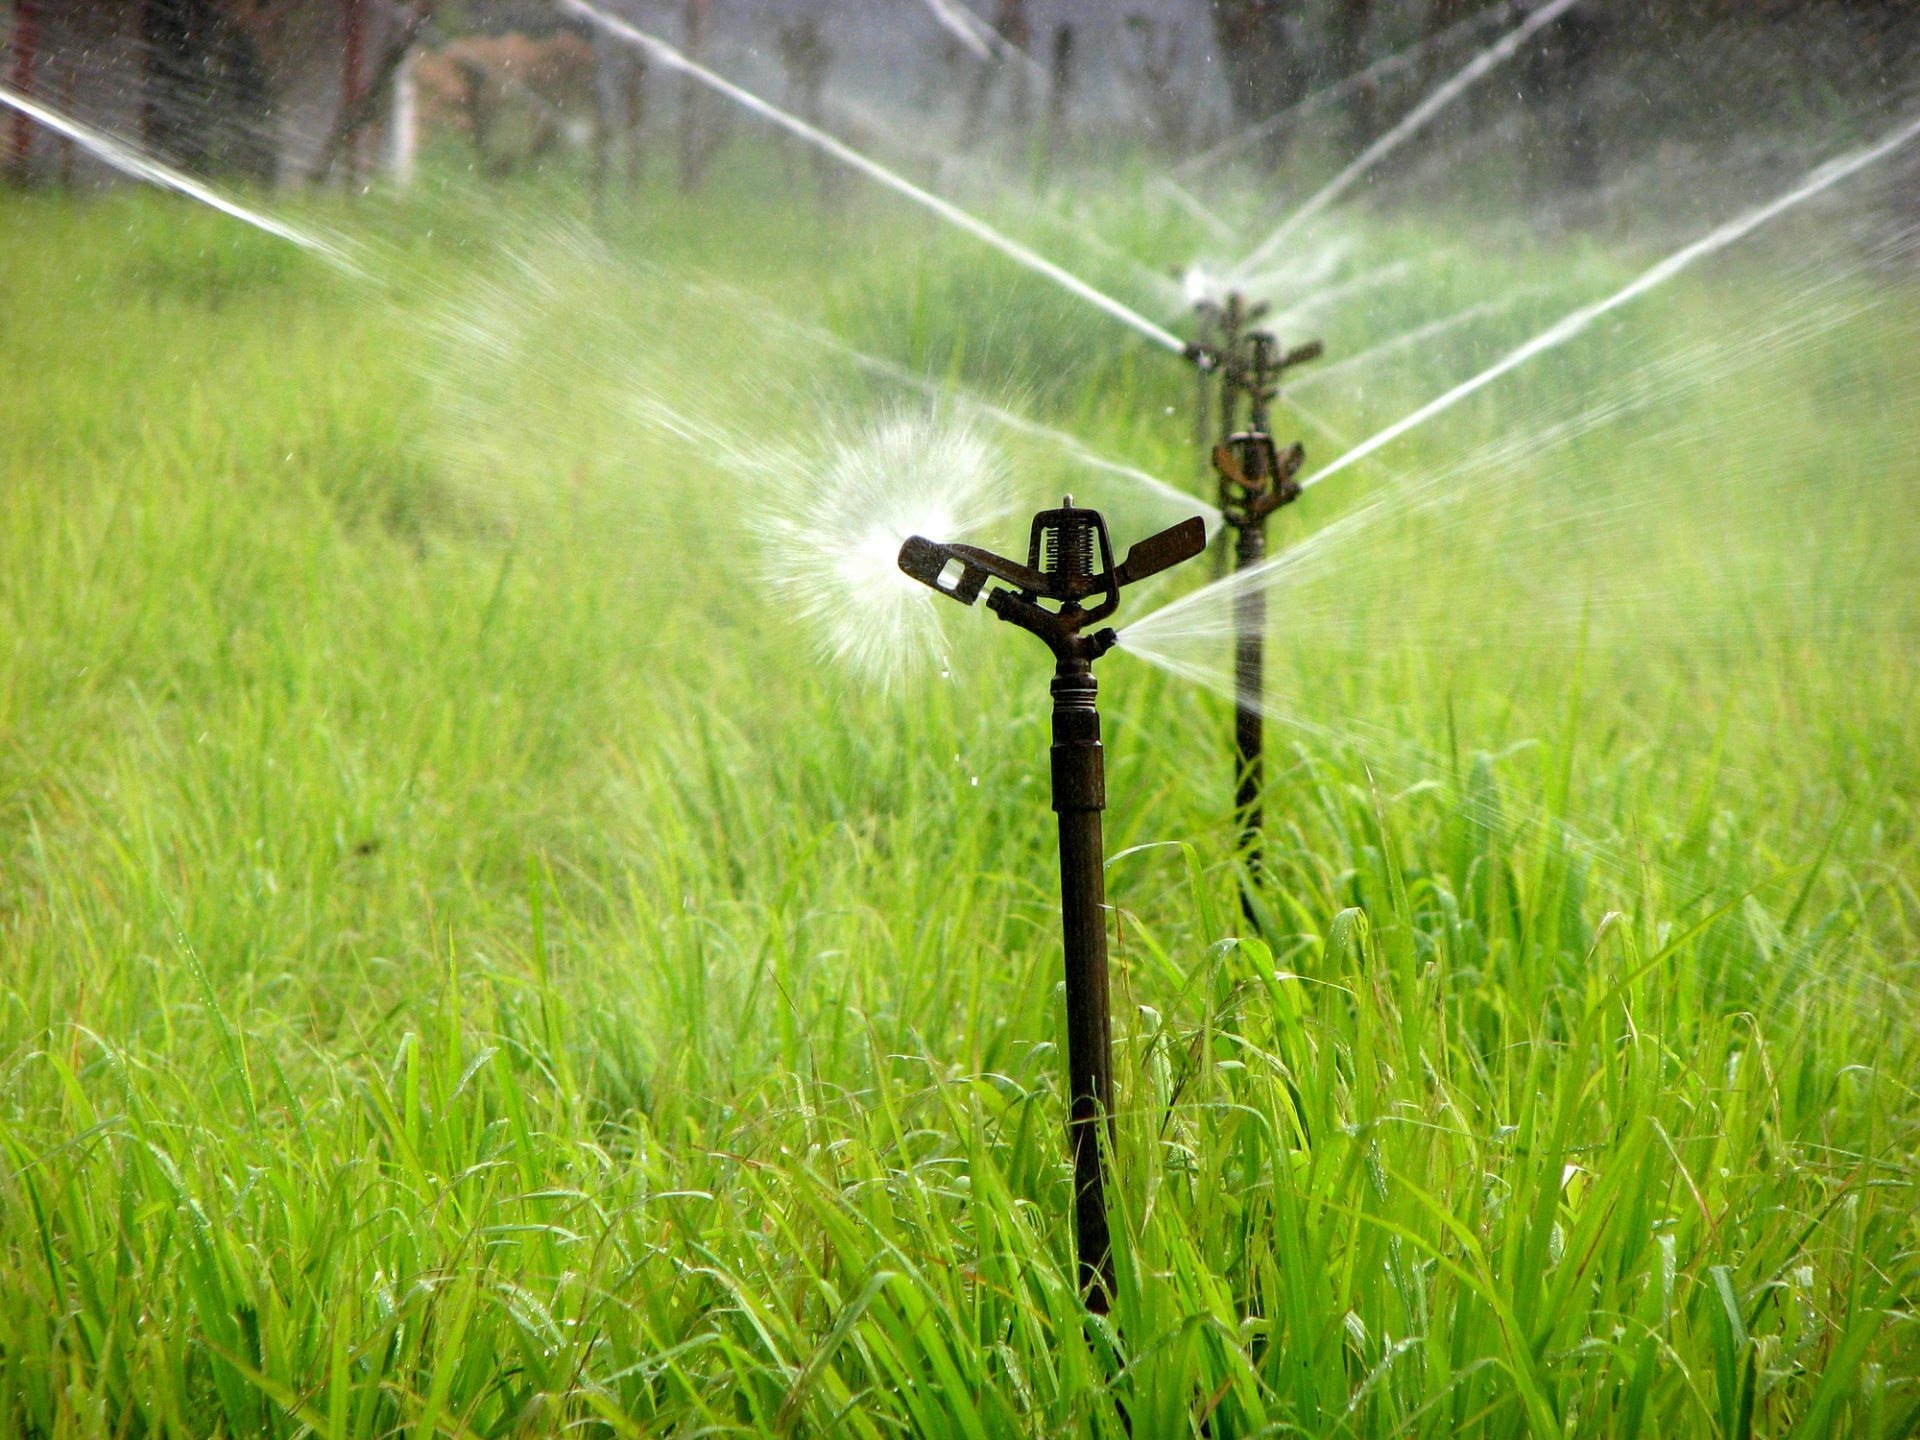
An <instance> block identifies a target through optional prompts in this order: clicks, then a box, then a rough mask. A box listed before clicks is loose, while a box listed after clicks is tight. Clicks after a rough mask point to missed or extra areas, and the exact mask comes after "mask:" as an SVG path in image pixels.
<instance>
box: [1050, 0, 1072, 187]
mask: <svg viewBox="0 0 1920 1440" xmlns="http://www.w3.org/2000/svg"><path fill="white" fill-rule="evenodd" d="M1072 99H1073V26H1071V25H1068V24H1064V23H1062V24H1059V25H1056V26H1054V27H1053V61H1052V64H1050V65H1049V66H1048V67H1047V153H1046V166H1047V173H1048V174H1049V175H1051V174H1052V173H1053V170H1054V168H1055V166H1056V165H1057V164H1058V162H1059V158H1060V147H1061V146H1062V145H1063V144H1064V143H1065V142H1066V134H1067V106H1068V105H1069V104H1070V103H1071V102H1072Z"/></svg>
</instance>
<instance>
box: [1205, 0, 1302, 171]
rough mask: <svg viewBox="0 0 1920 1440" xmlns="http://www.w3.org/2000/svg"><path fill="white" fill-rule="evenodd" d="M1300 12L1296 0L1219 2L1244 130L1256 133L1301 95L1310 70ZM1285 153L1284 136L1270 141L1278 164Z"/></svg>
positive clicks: (1220, 38)
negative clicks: (1304, 60) (1303, 59)
mask: <svg viewBox="0 0 1920 1440" xmlns="http://www.w3.org/2000/svg"><path fill="white" fill-rule="evenodd" d="M1295 8H1296V3H1295V0H1213V35H1214V39H1215V41H1216V42H1217V43H1218V45H1219V47H1220V58H1221V62H1222V64H1223V65H1224V66H1225V68H1226V77H1227V94H1228V99H1229V102H1230V104H1231V105H1232V108H1233V122H1234V125H1235V126H1236V127H1237V128H1238V129H1241V130H1251V129H1253V128H1254V127H1255V126H1256V125H1258V124H1260V122H1261V121H1263V120H1267V119H1270V118H1271V117H1272V116H1274V115H1276V114H1278V113H1279V112H1280V111H1282V110H1284V109H1286V108H1287V107H1288V106H1289V105H1291V104H1293V103H1294V101H1295V100H1297V99H1299V97H1300V90H1301V87H1302V85H1303V83H1304V71H1303V69H1302V66H1301V64H1300V55H1299V47H1298V45H1297V44H1296V35H1295V32H1296V30H1297V28H1298V27H1297V22H1296V20H1295V16H1294V10H1295ZM1285 149H1286V138H1285V136H1284V135H1280V134H1276V135H1274V136H1273V137H1271V138H1270V139H1269V140H1268V142H1267V152H1268V158H1269V159H1270V160H1272V161H1273V162H1275V163H1276V164H1277V163H1278V162H1279V160H1280V159H1281V157H1282V156H1283V155H1284V153H1285Z"/></svg>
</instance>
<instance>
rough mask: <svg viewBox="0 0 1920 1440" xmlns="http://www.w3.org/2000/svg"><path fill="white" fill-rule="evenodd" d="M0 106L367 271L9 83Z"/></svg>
mask: <svg viewBox="0 0 1920 1440" xmlns="http://www.w3.org/2000/svg"><path fill="white" fill-rule="evenodd" d="M0 105H4V106H7V107H8V108H9V109H12V110H17V111H18V112H19V113H20V114H22V115H25V116H26V117H27V118H28V119H30V120H32V121H34V122H35V123H36V124H39V125H42V126H44V127H45V128H47V129H48V130H51V131H53V133H54V134H56V135H59V136H62V137H64V138H66V139H68V140H71V141H73V143H74V144H76V145H78V146H80V147H81V148H82V149H83V150H85V151H87V152H88V153H89V154H91V155H93V156H95V157H97V158H98V159H99V160H101V161H102V162H103V163H105V164H107V165H110V166H112V167H113V168H114V169H115V170H118V171H119V172H120V173H121V174H123V175H130V176H132V177H133V178H134V179H136V180H144V181H146V182H147V183H148V184H150V185H158V186H159V187H160V188H161V189H163V190H172V191H175V192H176V193H178V194H181V195H185V196H186V197H187V198H188V199H189V200H198V201H199V202H200V203H201V204H202V205H207V206H211V207H212V208H213V209H215V210H218V211H219V212H220V213H221V214H222V215H226V216H230V217H231V218H233V219H235V220H238V221H240V222H241V223H243V224H246V225H251V226H252V227H253V228H254V229H256V230H259V231H261V232H263V233H264V234H267V235H271V236H273V237H274V238H275V239H277V240H285V241H286V242H287V243H288V244H290V245H297V246H299V247H300V248H301V249H302V250H305V251H308V252H309V253H311V254H314V255H318V256H320V257H321V258H322V259H323V260H326V261H328V262H329V263H330V264H333V265H335V266H337V267H339V268H340V269H341V270H344V271H346V272H347V273H349V274H352V275H359V274H361V271H360V267H359V266H357V265H356V264H354V262H353V260H352V259H351V258H350V257H349V256H348V254H347V252H346V250H345V249H344V248H342V247H341V246H339V245H336V244H334V243H333V242H332V241H330V240H322V239H321V238H320V237H319V236H317V235H313V234H310V233H309V232H307V231H305V230H302V229H299V228H298V227H297V226H293V225H289V224H287V223H286V222H285V221H283V220H275V219H273V218H272V217H271V216H267V215H262V214H260V213H259V212H258V211H257V210H249V209H248V208H247V207H246V206H244V205H242V204H240V203H239V201H237V200H231V199H229V198H228V197H227V196H225V195H222V194H221V193H220V192H219V191H218V190H215V189H214V188H213V187H212V186H210V185H206V184H203V183H202V182H201V181H198V180H196V179H194V178H193V177H192V176H191V175H186V174H183V173H181V172H180V171H178V170H176V169H174V168H173V167H172V166H171V165H163V164H162V163H161V162H160V161H158V160H153V159H149V158H148V157H147V156H145V155H142V154H141V153H140V152H139V151H138V150H135V149H134V148H133V147H132V146H130V145H128V144H126V143H125V142H124V141H121V140H116V139H115V138H114V137H113V136H111V135H108V134H107V133H105V132H104V131H101V130H95V129H94V128H93V127H92V126H90V125H83V124H81V123H80V122H79V121H78V120H73V119H70V118H68V117H67V116H65V115H62V114H60V113H59V112H58V111H54V110H49V109H47V107H46V106H44V105H41V104H39V103H38V102H37V101H35V100H33V99H31V98H29V97H28V96H25V95H22V94H21V93H20V92H19V91H18V90H15V89H13V88H12V87H11V86H9V85H0Z"/></svg>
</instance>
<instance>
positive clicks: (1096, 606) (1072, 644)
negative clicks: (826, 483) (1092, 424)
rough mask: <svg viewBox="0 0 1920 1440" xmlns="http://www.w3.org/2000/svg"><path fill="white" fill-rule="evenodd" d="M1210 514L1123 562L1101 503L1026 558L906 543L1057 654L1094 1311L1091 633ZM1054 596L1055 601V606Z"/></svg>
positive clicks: (1097, 1065) (1101, 1243)
mask: <svg viewBox="0 0 1920 1440" xmlns="http://www.w3.org/2000/svg"><path fill="white" fill-rule="evenodd" d="M1206 544H1207V531H1206V526H1205V525H1204V524H1202V523H1201V521H1200V519H1199V517H1198V516H1195V517H1194V518H1193V519H1191V520H1186V521H1182V522H1181V523H1180V524H1178V525H1175V526H1173V527H1172V528H1171V529H1167V530H1162V531H1161V532H1160V533H1159V534H1158V535H1153V536H1149V537H1148V538H1147V539H1145V540H1142V541H1141V542H1140V543H1139V544H1138V545H1135V546H1134V547H1133V548H1132V549H1131V550H1129V551H1127V558H1126V559H1125V560H1122V561H1121V562H1120V563H1119V564H1118V565H1116V564H1114V563H1113V540H1112V538H1111V537H1110V536H1109V535H1108V534H1107V522H1106V520H1105V519H1104V518H1102V516H1101V514H1100V512H1099V511H1098V510H1089V509H1085V508H1083V507H1081V506H1078V505H1075V504H1074V503H1073V497H1072V496H1071V495H1069V496H1067V498H1066V499H1065V500H1064V501H1063V502H1062V503H1061V505H1060V507H1059V508H1058V509H1055V510H1042V511H1041V512H1040V513H1039V514H1038V515H1036V516H1034V517H1033V530H1032V533H1031V534H1030V535H1029V536H1028V539H1027V563H1026V564H1024V565H1022V564H1020V563H1019V562H1018V561H1015V560H1009V559H1007V558H1006V557H1005V556H1002V555H995V554H994V553H992V552H991V551H989V550H981V549H978V548H977V547H975V546H972V545H946V544H942V543H940V542H939V541H936V540H929V539H927V538H926V537H925V536H922V535H915V536H913V537H912V538H910V539H909V540H908V541H907V542H906V544H904V545H902V546H901V547H900V568H901V569H902V570H904V571H905V572H906V573H907V574H909V575H911V576H912V577H913V578H914V579H916V580H918V581H919V582H920V583H921V584H923V585H928V586H931V587H932V588H933V589H935V590H938V591H939V592H940V593H941V594H942V595H947V596H951V597H952V598H953V599H955V600H958V601H959V602H960V603H961V604H962V605H971V604H973V602H974V601H975V600H977V599H979V598H980V592H981V591H982V590H983V589H985V588H986V585H987V582H988V581H989V580H998V581H999V582H1000V583H1001V585H1003V586H1007V587H1011V588H1006V589H996V590H995V591H994V592H993V593H992V594H990V595H989V596H988V597H987V606H988V608H989V609H991V610H992V611H993V613H994V614H996V615H998V616H999V617H1000V618H1001V619H1002V620H1005V621H1007V622H1009V623H1010V624H1014V625H1018V626H1019V627H1020V628H1021V629H1022V630H1030V631H1032V632H1033V633H1034V634H1035V635H1038V636H1039V637H1040V638H1041V640H1043V641H1044V642H1046V646H1047V648H1048V649H1049V650H1051V651H1052V652H1053V658H1054V661H1055V665H1054V672H1053V686H1052V690H1053V750H1052V770H1053V809H1054V812H1055V814H1056V815H1057V816H1058V817H1059V826H1060V931H1061V940H1062V951H1063V956H1064V960H1065V967H1064V968H1065V979H1066V998H1067V1070H1068V1077H1067V1083H1068V1112H1067V1137H1068V1139H1069V1141H1070V1142H1071V1144H1072V1147H1073V1174H1074V1201H1073V1209H1074V1245H1075V1249H1076V1251H1077V1253H1078V1261H1079V1275H1080V1289H1081V1292H1082V1293H1083V1294H1084V1295H1085V1296H1086V1300H1087V1306H1088V1308H1089V1309H1091V1310H1094V1311H1097V1312H1100V1313H1105V1312H1106V1310H1107V1307H1108V1306H1109V1305H1110V1304H1111V1303H1112V1296H1113V1274H1114V1272H1113V1245H1112V1241H1111V1238H1110V1236H1109V1233H1108V1228H1107V1204H1106V1182H1105V1176H1104V1173H1103V1168H1102V1161H1101V1149H1102V1146H1101V1132H1102V1130H1103V1129H1104V1130H1105V1132H1106V1148H1107V1149H1108V1150H1109V1151H1111V1149H1112V1143H1113V1042H1112V1038H1111V1023H1110V1020H1109V1003H1108V993H1107V929H1106V926H1107V913H1106V911H1107V905H1106V893H1107V892H1106V878H1105V875H1104V873H1103V858H1102V857H1103V854H1104V849H1105V839H1104V837H1103V836H1102V834H1101V827H1100V812H1101V811H1102V810H1104V809H1105V808H1106V804H1107V780H1106V762H1105V760H1104V759H1103V758H1102V752H1101V748H1100V712H1099V709H1098V706H1097V704H1096V697H1097V695H1098V691H1099V686H1098V684H1097V683H1096V682H1095V680H1094V676H1093V662H1094V661H1095V660H1097V659H1099V658H1100V657H1101V656H1102V655H1104V654H1106V652H1107V651H1108V650H1110V649H1112V648H1113V644H1114V640H1115V636H1114V633H1113V631H1112V630H1110V629H1106V628H1101V629H1098V630H1093V631H1091V633H1089V627H1090V626H1095V625H1099V624H1100V622H1101V621H1103V620H1105V619H1106V618H1107V617H1108V616H1110V615H1112V614H1113V612H1114V611H1115V610H1117V609H1119V608H1120V592H1121V590H1123V589H1124V588H1125V587H1127V586H1128V585H1131V584H1133V583H1134V582H1135V581H1136V580H1144V579H1146V578H1147V576H1149V575H1156V574H1158V573H1159V572H1160V571H1162V570H1165V569H1166V568H1167V567H1168V566H1170V565H1177V564H1179V563H1180V562H1181V561H1182V560H1187V559H1191V558H1192V557H1193V556H1195V555H1198V554H1199V553H1200V552H1201V551H1202V550H1204V549H1205V548H1206ZM1049 606H1051V607H1053V608H1048V607H1049Z"/></svg>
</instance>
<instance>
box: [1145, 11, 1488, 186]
mask: <svg viewBox="0 0 1920 1440" xmlns="http://www.w3.org/2000/svg"><path fill="white" fill-rule="evenodd" d="M1506 13H1507V11H1506V8H1505V7H1504V6H1501V5H1497V4H1496V5H1487V6H1484V7H1482V8H1481V9H1480V10H1479V11H1477V12H1476V13H1474V14H1472V15H1469V16H1467V17H1466V19H1464V20H1457V21H1455V22H1454V23H1453V24H1451V25H1449V26H1447V27H1446V29H1444V30H1442V31H1440V32H1439V33H1438V34H1435V35H1429V36H1427V38H1426V39H1424V40H1419V41H1416V42H1414V43H1413V44H1412V45H1409V46H1407V47H1406V48H1405V49H1402V50H1396V51H1395V52H1394V53H1393V54H1391V55H1387V56H1384V57H1383V58H1381V59H1379V60H1376V61H1374V62H1373V63H1372V64H1371V65H1369V66H1367V67H1366V68H1365V69H1364V70H1356V71H1354V72H1353V74H1351V75H1349V76H1347V77H1346V78H1345V79H1344V80H1336V81H1335V82H1334V83H1333V84H1331V85H1326V86H1323V87H1321V88H1320V89H1318V90H1316V91H1314V92H1313V93H1312V94H1311V95H1308V96H1305V97H1304V98H1302V99H1299V100H1296V101H1294V102H1293V104H1291V105H1289V106H1287V108H1286V109H1284V110H1282V111H1280V112H1279V113H1278V114H1275V115H1269V116H1268V117H1267V118H1266V119H1265V120H1262V121H1260V122H1259V123H1258V124H1255V125H1249V126H1248V127H1247V128H1246V129H1245V130H1242V131H1240V132H1239V133H1237V134H1234V135H1229V136H1228V137H1227V138H1226V139H1224V140H1222V141H1220V142H1219V143H1218V144H1217V145H1210V146H1208V147H1207V148H1206V149H1205V150H1202V151H1201V152H1200V153H1199V154H1198V155H1189V156H1188V157H1187V158H1186V159H1185V160H1182V161H1181V162H1180V163H1179V164H1178V165H1175V166H1174V167H1173V170H1172V172H1171V173H1172V174H1174V175H1191V174H1193V173H1195V172H1196V171H1200V170H1205V169H1206V168H1207V167H1208V166H1210V165H1212V164H1214V163H1215V162H1216V161H1219V160H1223V159H1225V158H1226V157H1227V156H1229V155H1231V154H1233V153H1234V152H1235V151H1237V150H1243V149H1245V148H1246V147H1247V146H1249V145H1251V144H1253V143H1254V142H1255V141H1256V140H1261V139H1264V138H1265V137H1266V136H1268V135H1272V134H1275V133H1277V132H1278V131H1280V130H1283V129H1285V128H1286V126H1287V125H1288V123H1289V122H1291V121H1294V120H1304V119H1306V118H1307V116H1309V115H1312V114H1315V113H1316V112H1318V111H1320V110H1323V109H1325V108H1326V107H1327V106H1328V105H1331V104H1332V103H1333V102H1334V101H1336V100H1339V99H1341V98H1342V97H1344V96H1347V95H1351V94H1352V93H1353V92H1354V91H1356V90H1358V89H1360V88H1361V87H1363V86H1365V85H1370V84H1372V83H1373V82H1375V81H1376V80H1384V79H1385V78H1386V77H1387V76H1389V75H1396V74H1398V73H1399V72H1400V71H1402V70H1405V69H1408V68H1409V67H1411V66H1412V64H1413V62H1414V61H1416V60H1418V59H1419V58H1420V57H1421V56H1422V55H1424V54H1425V53H1426V52H1427V51H1429V50H1436V49H1438V48H1439V47H1441V46H1442V45H1445V44H1447V43H1448V42H1449V41H1452V40H1454V39H1456V38H1458V37H1459V36H1461V35H1465V34H1469V33H1471V32H1473V31H1475V30H1478V29H1480V28H1481V27H1482V26H1484V25H1485V24H1486V23H1487V22H1488V21H1489V20H1495V19H1498V18H1499V17H1500V16H1502V15H1504V14H1506Z"/></svg>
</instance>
